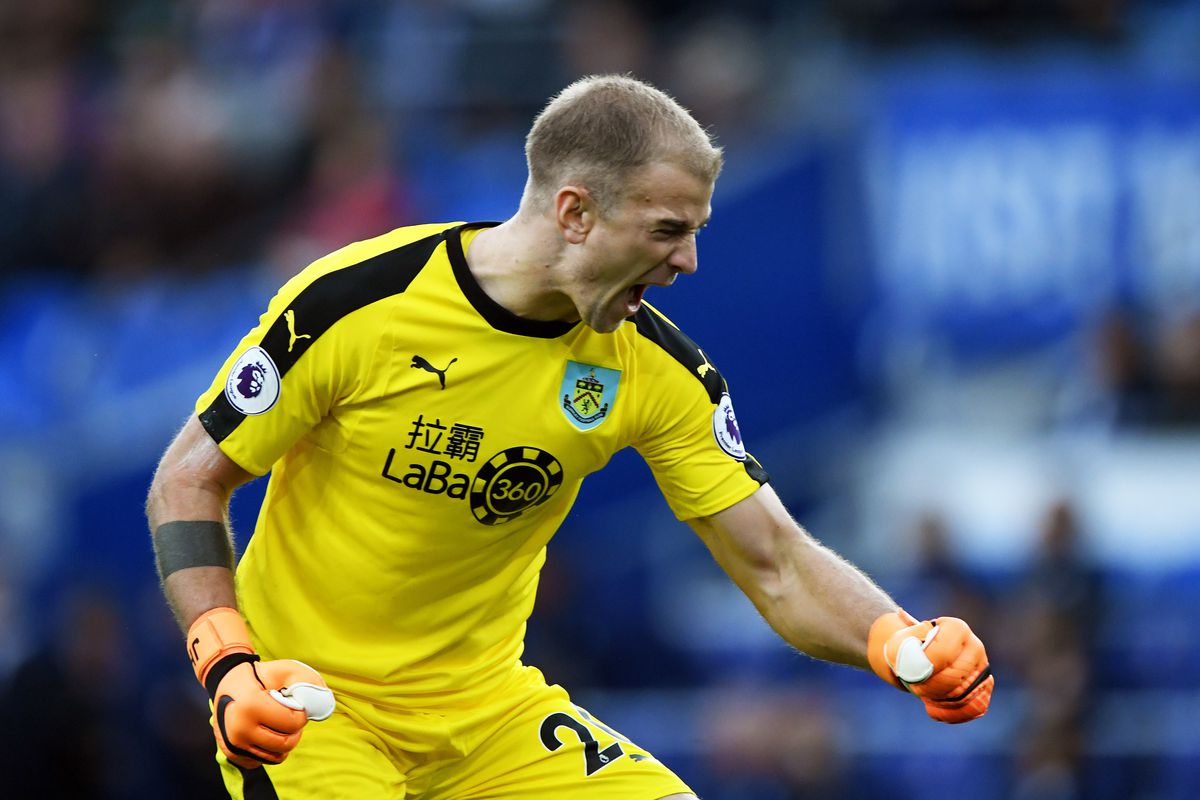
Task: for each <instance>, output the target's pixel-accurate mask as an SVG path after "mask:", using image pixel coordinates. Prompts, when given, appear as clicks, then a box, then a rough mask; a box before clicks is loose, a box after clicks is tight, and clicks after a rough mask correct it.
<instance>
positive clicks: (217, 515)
mask: <svg viewBox="0 0 1200 800" xmlns="http://www.w3.org/2000/svg"><path fill="white" fill-rule="evenodd" d="M253 477H254V476H253V475H251V474H250V473H249V472H246V471H245V470H243V469H242V468H241V467H239V466H238V465H237V464H236V463H235V462H234V461H233V459H231V458H230V457H229V456H227V455H225V454H224V453H223V452H221V449H220V448H219V447H217V444H216V442H214V441H213V440H212V437H211V436H209V435H208V432H207V431H205V430H204V428H203V427H202V426H201V424H200V420H199V419H198V418H197V417H195V416H193V417H191V418H190V419H189V420H188V421H187V423H186V424H185V425H184V426H183V430H181V431H180V432H179V435H178V436H176V437H175V440H174V441H173V442H171V445H170V447H168V448H167V452H166V453H165V454H164V455H163V458H162V461H160V462H159V464H158V470H157V471H156V472H155V474H154V481H153V483H152V484H151V485H150V496H149V498H148V499H147V501H146V516H147V518H148V519H149V521H150V530H151V531H152V532H154V531H158V530H159V528H160V526H162V525H164V524H166V523H169V522H182V521H208V522H214V523H218V524H220V525H221V526H222V527H223V528H224V530H225V536H226V537H227V541H229V542H230V543H231V542H232V539H231V537H230V534H229V525H228V518H229V497H230V495H232V494H233V490H234V489H236V488H237V487H238V486H241V485H242V484H243V483H246V482H247V481H249V480H250V479H252V478H253ZM155 550H156V552H158V550H159V543H158V540H157V537H155ZM230 552H232V545H231V550H230ZM232 567H233V565H232V563H230V565H229V566H228V567H215V566H201V567H188V568H185V569H180V570H178V571H175V572H172V573H171V574H169V575H167V576H165V578H164V580H163V593H164V594H165V595H166V597H167V602H168V603H169V604H170V606H171V610H172V611H173V612H174V613H175V619H176V620H177V621H178V622H179V625H180V628H181V629H182V630H184V631H186V630H187V629H188V628H189V627H190V626H191V624H192V623H193V622H194V621H195V620H196V618H197V617H199V616H200V615H201V614H203V613H204V612H206V611H208V610H210V609H213V608H218V607H221V606H227V607H230V608H236V607H237V600H236V597H235V594H234V588H233V569H232Z"/></svg>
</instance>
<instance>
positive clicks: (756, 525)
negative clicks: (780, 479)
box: [688, 485, 812, 589]
mask: <svg viewBox="0 0 1200 800" xmlns="http://www.w3.org/2000/svg"><path fill="white" fill-rule="evenodd" d="M688 524H689V525H690V526H691V528H692V530H693V531H695V533H696V535H697V536H699V537H700V538H701V539H702V540H703V541H704V543H705V545H707V546H708V549H709V551H710V552H711V553H712V554H713V557H714V558H715V559H716V560H717V563H718V564H720V565H721V567H722V568H723V569H724V570H725V571H726V572H727V573H728V574H729V576H730V577H731V578H733V580H734V581H735V582H736V583H737V584H738V585H739V586H741V587H742V588H743V589H748V588H750V587H749V586H748V584H752V585H758V584H761V583H764V582H767V581H770V580H771V579H772V578H773V577H777V576H778V574H779V572H780V570H781V568H782V567H783V561H785V560H786V559H787V557H788V556H789V555H791V554H794V553H795V552H796V548H797V547H800V548H803V547H806V546H807V545H810V544H812V540H811V538H810V537H809V536H808V534H806V533H805V532H804V530H803V529H802V528H801V527H800V526H799V525H798V524H796V522H795V521H794V520H793V519H792V517H791V515H790V514H789V513H788V511H787V509H786V508H785V507H784V505H783V503H782V502H781V501H780V499H779V497H778V495H776V494H775V491H774V490H773V489H772V488H771V487H770V485H764V486H762V487H760V488H759V489H758V490H757V491H756V492H754V494H752V495H750V496H749V497H747V498H746V499H745V500H742V501H740V502H738V503H735V504H733V505H732V506H730V507H729V508H727V509H725V510H724V511H719V512H717V513H716V514H711V515H709V516H706V517H698V518H696V519H692V520H688Z"/></svg>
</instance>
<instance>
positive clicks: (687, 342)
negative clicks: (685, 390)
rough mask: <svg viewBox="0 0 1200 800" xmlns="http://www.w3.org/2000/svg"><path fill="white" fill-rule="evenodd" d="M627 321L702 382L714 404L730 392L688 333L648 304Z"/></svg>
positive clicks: (719, 374)
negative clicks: (725, 393)
mask: <svg viewBox="0 0 1200 800" xmlns="http://www.w3.org/2000/svg"><path fill="white" fill-rule="evenodd" d="M629 320H630V321H631V322H632V323H633V324H634V326H635V327H636V328H637V332H638V333H640V334H641V335H642V336H645V337H646V338H647V339H649V340H650V341H652V342H654V343H655V344H656V345H658V346H659V347H661V348H662V349H663V350H666V351H667V352H668V353H669V354H670V355H671V357H672V358H674V359H675V360H676V361H678V362H679V363H680V364H682V365H683V366H684V368H685V369H687V371H688V372H690V373H691V375H692V377H694V378H695V379H696V380H698V381H700V382H701V383H702V384H704V388H705V390H706V391H707V392H708V399H709V400H711V401H712V402H713V404H714V405H716V404H717V403H719V402H721V395H722V394H723V393H724V392H727V391H729V386H728V385H727V384H726V383H725V379H724V378H722V377H721V373H719V372H717V368H716V367H714V366H713V365H712V364H710V363H708V356H706V355H704V352H703V351H702V350H701V349H700V348H699V347H697V346H696V343H695V342H693V341H692V340H691V339H689V338H688V337H687V334H685V333H684V332H683V331H681V330H679V328H676V327H675V326H674V325H672V324H671V323H669V322H667V320H666V319H664V318H663V316H662V315H661V314H659V313H658V312H657V311H655V310H654V309H652V308H650V307H649V306H647V305H643V306H642V307H641V308H639V309H638V310H637V312H636V313H635V314H634V315H633V316H632V317H630V318H629Z"/></svg>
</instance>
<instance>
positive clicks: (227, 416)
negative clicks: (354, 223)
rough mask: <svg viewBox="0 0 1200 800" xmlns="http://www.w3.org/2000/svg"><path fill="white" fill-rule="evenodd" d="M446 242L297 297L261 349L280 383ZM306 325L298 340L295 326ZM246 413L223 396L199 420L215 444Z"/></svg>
mask: <svg viewBox="0 0 1200 800" xmlns="http://www.w3.org/2000/svg"><path fill="white" fill-rule="evenodd" d="M442 241H443V234H442V233H437V234H434V235H433V236H428V237H426V238H424V239H419V240H418V241H415V242H412V243H410V244H406V245H404V246H403V247H398V248H396V249H395V250H388V251H387V252H384V253H380V254H379V255H377V256H372V257H371V258H368V259H367V260H366V261H361V262H359V263H358V264H353V265H351V266H348V267H343V268H341V269H338V270H334V271H333V272H330V273H327V274H325V275H322V276H321V277H319V278H317V279H316V280H314V281H313V282H312V283H310V284H309V285H308V286H306V287H304V289H302V290H301V292H300V293H299V294H298V295H296V297H295V298H294V299H293V300H292V302H291V303H290V304H289V305H288V307H287V308H286V309H284V310H283V313H281V314H280V315H279V316H278V317H276V318H275V321H274V322H273V323H272V324H271V327H269V328H268V329H267V332H266V333H265V334H263V337H262V340H261V341H260V342H259V343H258V346H259V347H261V348H262V349H263V350H266V351H267V354H268V355H270V356H271V360H272V361H274V362H275V366H276V367H277V368H278V369H279V377H280V378H281V379H282V378H283V376H284V375H286V374H287V372H288V370H290V369H291V368H292V366H293V365H295V363H296V362H297V361H298V360H299V359H300V357H301V356H302V355H304V354H305V353H306V352H307V351H308V348H309V347H311V346H312V344H313V343H314V342H315V341H316V340H317V339H319V338H320V337H321V335H322V334H324V333H325V332H326V331H327V330H329V329H330V328H332V327H333V325H334V323H336V322H337V321H338V320H340V319H341V318H342V317H345V316H348V315H349V314H351V313H352V312H354V311H357V310H358V309H360V308H364V307H366V306H369V305H370V304H372V303H374V302H376V301H378V300H382V299H384V298H385V297H391V296H392V295H396V294H401V293H403V292H404V290H405V289H407V288H408V285H409V284H410V283H412V281H413V278H415V277H416V276H417V274H418V273H419V272H420V271H421V268H422V267H424V266H425V264H426V262H428V261H429V257H430V256H431V255H433V251H434V250H435V249H436V248H437V246H438V245H439V244H441V243H442ZM297 324H299V325H302V326H303V328H302V330H301V331H300V333H301V334H302V335H301V336H296V335H295V334H296V333H297V332H296V331H295V330H294V326H295V325H297ZM243 419H245V415H244V414H242V412H240V411H238V410H237V409H236V408H234V407H233V404H232V403H230V402H229V399H228V398H227V397H226V396H225V393H224V392H222V393H220V394H218V395H217V397H216V399H215V400H213V401H212V403H211V404H210V405H209V407H208V408H206V409H205V410H204V411H203V412H201V414H200V422H201V424H203V425H204V428H205V430H207V431H208V433H209V435H210V436H212V437H213V439H214V440H215V441H217V442H221V441H223V440H224V439H225V438H226V437H227V436H229V434H231V433H233V431H234V430H235V429H236V428H237V426H238V425H240V424H241V422H242V420H243Z"/></svg>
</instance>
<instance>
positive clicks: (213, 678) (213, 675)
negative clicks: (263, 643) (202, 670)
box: [204, 653, 261, 700]
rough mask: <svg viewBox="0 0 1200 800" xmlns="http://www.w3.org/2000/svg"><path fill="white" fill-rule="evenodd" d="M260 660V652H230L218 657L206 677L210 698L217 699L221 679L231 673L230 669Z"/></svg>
mask: <svg viewBox="0 0 1200 800" xmlns="http://www.w3.org/2000/svg"><path fill="white" fill-rule="evenodd" d="M259 660H261V659H260V658H259V655H258V653H230V654H229V655H227V656H225V657H224V658H221V659H218V660H217V663H215V664H213V665H212V666H211V667H209V670H208V677H206V678H205V679H204V688H205V689H206V690H208V696H209V699H211V700H216V699H217V687H218V686H220V685H221V681H222V680H224V678H225V676H226V675H228V674H229V672H230V670H232V669H233V668H234V667H236V666H238V665H240V664H247V663H253V662H255V661H259Z"/></svg>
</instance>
